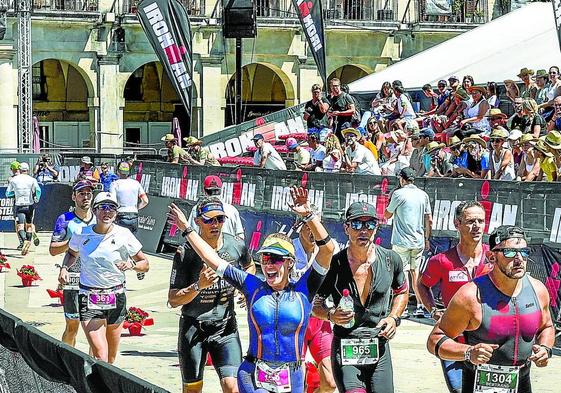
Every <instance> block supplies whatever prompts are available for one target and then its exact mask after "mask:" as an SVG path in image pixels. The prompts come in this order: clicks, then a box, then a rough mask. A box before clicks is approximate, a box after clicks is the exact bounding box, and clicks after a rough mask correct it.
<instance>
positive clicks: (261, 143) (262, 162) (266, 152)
mask: <svg viewBox="0 0 561 393" xmlns="http://www.w3.org/2000/svg"><path fill="white" fill-rule="evenodd" d="M252 141H253V143H255V147H257V150H256V151H255V154H254V155H253V165H254V166H256V167H258V168H265V169H280V170H283V171H286V165H285V163H284V161H283V160H282V158H281V156H280V154H279V153H278V152H277V151H276V150H275V148H274V147H273V146H272V145H271V144H270V143H268V142H265V140H264V138H263V135H261V134H255V135H254V136H253V138H252Z"/></svg>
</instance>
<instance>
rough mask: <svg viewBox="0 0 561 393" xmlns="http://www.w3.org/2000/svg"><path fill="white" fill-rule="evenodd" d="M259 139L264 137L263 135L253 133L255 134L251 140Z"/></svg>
mask: <svg viewBox="0 0 561 393" xmlns="http://www.w3.org/2000/svg"><path fill="white" fill-rule="evenodd" d="M261 139H264V138H263V135H261V134H255V135H253V138H251V140H252V141H259V140H261Z"/></svg>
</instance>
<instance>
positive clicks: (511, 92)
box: [504, 79, 520, 102]
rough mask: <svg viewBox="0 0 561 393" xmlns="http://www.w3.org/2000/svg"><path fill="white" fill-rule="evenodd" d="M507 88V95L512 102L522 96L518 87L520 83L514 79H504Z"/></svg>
mask: <svg viewBox="0 0 561 393" xmlns="http://www.w3.org/2000/svg"><path fill="white" fill-rule="evenodd" d="M504 84H505V88H506V96H507V97H508V99H509V100H510V101H511V102H514V100H516V99H517V98H519V97H520V90H519V89H518V85H517V84H516V82H515V81H513V80H512V79H507V80H505V81H504Z"/></svg>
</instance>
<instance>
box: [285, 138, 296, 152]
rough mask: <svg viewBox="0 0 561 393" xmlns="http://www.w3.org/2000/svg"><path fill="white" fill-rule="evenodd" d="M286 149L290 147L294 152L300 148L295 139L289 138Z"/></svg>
mask: <svg viewBox="0 0 561 393" xmlns="http://www.w3.org/2000/svg"><path fill="white" fill-rule="evenodd" d="M286 147H288V149H289V150H294V149H296V148H297V147H298V142H297V141H296V139H294V138H288V139H287V140H286Z"/></svg>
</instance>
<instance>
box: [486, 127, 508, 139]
mask: <svg viewBox="0 0 561 393" xmlns="http://www.w3.org/2000/svg"><path fill="white" fill-rule="evenodd" d="M493 138H502V139H506V138H508V131H507V130H506V129H505V128H503V127H500V126H499V127H495V128H493V130H492V131H491V135H489V139H493Z"/></svg>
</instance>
